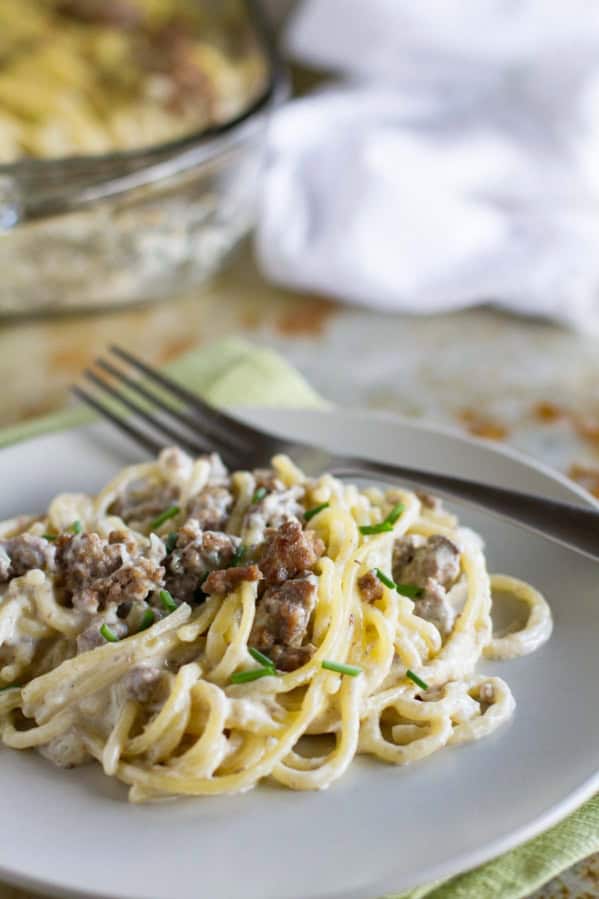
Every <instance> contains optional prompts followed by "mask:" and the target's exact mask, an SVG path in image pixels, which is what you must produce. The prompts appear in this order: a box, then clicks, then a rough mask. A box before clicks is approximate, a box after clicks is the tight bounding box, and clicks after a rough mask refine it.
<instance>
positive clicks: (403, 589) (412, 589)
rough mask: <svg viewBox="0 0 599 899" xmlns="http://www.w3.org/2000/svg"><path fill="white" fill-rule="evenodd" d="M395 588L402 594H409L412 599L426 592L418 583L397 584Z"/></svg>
mask: <svg viewBox="0 0 599 899" xmlns="http://www.w3.org/2000/svg"><path fill="white" fill-rule="evenodd" d="M395 589H396V590H397V592H398V593H401V595H402V596H409V597H410V599H415V598H416V597H417V596H422V594H423V593H424V590H423V588H422V587H419V586H418V584H396V585H395Z"/></svg>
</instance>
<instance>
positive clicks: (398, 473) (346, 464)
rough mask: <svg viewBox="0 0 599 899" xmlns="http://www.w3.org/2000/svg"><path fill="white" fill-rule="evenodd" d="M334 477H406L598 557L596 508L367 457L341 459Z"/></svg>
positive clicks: (598, 542)
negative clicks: (586, 507)
mask: <svg viewBox="0 0 599 899" xmlns="http://www.w3.org/2000/svg"><path fill="white" fill-rule="evenodd" d="M332 468H333V471H332V473H333V474H334V475H336V476H337V477H354V478H355V477H360V476H364V475H365V474H376V475H377V476H378V477H380V478H381V479H382V480H386V481H395V480H397V479H398V478H399V479H401V480H404V481H405V480H408V481H411V482H412V483H414V484H417V485H418V486H422V487H432V488H433V489H435V490H438V491H439V492H440V493H444V494H449V495H450V496H453V497H456V498H459V499H463V500H465V501H466V502H469V503H473V504H474V505H476V506H479V507H481V508H483V509H485V510H487V511H489V512H495V513H497V514H498V515H502V516H504V517H506V518H509V519H510V520H511V521H513V522H515V523H516V524H520V525H524V526H525V527H527V528H530V529H532V530H533V531H537V532H538V533H540V534H542V535H543V536H545V537H549V538H550V539H551V540H555V541H557V542H558V543H565V544H566V545H567V546H569V547H571V548H572V549H574V550H577V551H578V552H581V553H584V554H585V555H589V556H592V557H593V558H595V559H598V560H599V510H597V511H596V510H594V509H581V508H578V507H577V506H574V505H571V504H569V503H562V502H558V501H556V500H552V499H544V498H542V497H539V496H533V495H531V494H529V493H521V492H519V491H517V490H506V489H504V488H503V487H494V486H493V485H491V484H482V483H480V482H478V481H470V480H467V479H466V478H458V477H453V476H452V475H445V474H436V473H434V472H428V471H421V470H420V469H416V468H408V467H406V466H403V465H391V464H387V463H385V462H373V461H369V460H366V459H343V460H339V461H338V462H336V464H334V465H333V466H332Z"/></svg>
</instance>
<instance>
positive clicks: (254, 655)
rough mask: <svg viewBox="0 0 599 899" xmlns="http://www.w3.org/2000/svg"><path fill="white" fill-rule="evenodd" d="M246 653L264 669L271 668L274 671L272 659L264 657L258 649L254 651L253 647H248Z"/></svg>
mask: <svg viewBox="0 0 599 899" xmlns="http://www.w3.org/2000/svg"><path fill="white" fill-rule="evenodd" d="M248 652H249V654H250V655H251V657H252V658H253V659H255V660H256V661H257V662H260V664H261V665H264V667H265V668H272V670H273V671H274V670H275V663H274V662H273V660H272V659H269V658H268V656H265V655H264V653H262V652H260V650H259V649H254V647H253V646H248Z"/></svg>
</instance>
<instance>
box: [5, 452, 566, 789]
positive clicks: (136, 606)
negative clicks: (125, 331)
mask: <svg viewBox="0 0 599 899" xmlns="http://www.w3.org/2000/svg"><path fill="white" fill-rule="evenodd" d="M158 509H162V511H161V512H160V513H159V514H158V515H157V514H156V511H157V510H158ZM210 516H212V518H213V519H214V516H216V518H218V519H219V521H220V524H219V525H218V527H216V526H215V525H214V520H216V519H214V520H213V521H212V523H211V522H210V520H209V519H210ZM290 522H291V525H290ZM293 528H295V531H294V530H293ZM292 532H293V534H295V537H294V539H295V538H297V541H299V542H298V543H297V546H300V547H303V549H304V550H305V551H306V553H308V555H306V556H305V560H307V561H305V565H306V566H307V570H302V565H301V564H300V563H298V569H297V570H291V568H290V567H289V566H290V565H291V563H290V562H289V558H290V556H289V555H288V556H285V555H282V556H280V557H276V554H275V561H277V562H278V564H279V568H281V566H283V563H284V564H285V565H287V570H286V573H285V575H283V576H281V575H280V574H277V575H276V577H275V575H273V574H272V572H271V568H272V565H271V562H272V558H273V553H275V548H276V546H278V545H279V544H278V543H277V541H279V543H280V545H281V546H283V547H286V549H285V551H286V552H287V551H288V550H289V540H290V539H291V537H290V536H289V535H290V534H292ZM207 535H208V537H207ZM210 535H212V536H210ZM0 537H1V541H2V542H1V546H2V550H1V553H0V556H1V558H0V563H1V564H0V570H3V571H4V581H3V584H2V595H1V597H0V687H2V689H1V691H0V737H1V740H2V742H3V743H4V744H5V745H6V746H8V747H11V748H13V749H27V748H37V749H39V750H40V751H41V752H42V754H44V755H46V756H47V757H48V758H50V759H51V760H52V761H54V762H56V763H57V764H61V765H66V766H70V765H73V764H79V763H80V762H83V761H85V760H87V759H89V758H90V757H92V758H94V759H96V760H97V761H98V762H99V763H100V765H102V767H103V769H104V771H105V773H106V774H107V775H110V776H114V777H117V778H118V779H120V780H121V781H123V782H124V783H125V784H128V785H129V787H130V794H129V795H130V799H131V800H132V801H135V802H140V801H145V800H149V799H156V798H159V797H164V796H178V795H195V796H199V795H215V794H221V793H235V792H238V791H243V790H248V789H250V788H252V787H254V786H255V785H256V784H257V783H258V782H259V781H261V780H262V779H264V778H267V777H269V778H271V779H273V780H274V781H276V782H278V783H279V784H281V785H284V786H286V787H289V788H291V789H294V790H311V789H322V788H325V787H328V786H329V785H330V784H331V783H333V782H334V781H335V780H337V779H338V778H340V777H341V776H342V775H343V773H344V772H345V771H346V770H347V768H348V767H349V765H350V764H351V763H352V761H353V759H354V758H355V757H356V755H357V754H359V753H366V754H369V755H372V756H375V757H377V758H379V759H381V760H383V761H385V762H389V763H392V764H395V765H403V764H408V763H411V762H414V761H417V760H420V759H422V758H424V757H426V756H427V755H430V754H431V753H434V752H437V751H438V750H440V749H442V748H444V747H447V746H451V745H455V744H459V743H462V742H465V741H468V740H478V739H480V738H482V737H484V736H486V735H487V734H489V733H491V732H492V731H494V730H495V729H496V728H497V727H499V726H500V725H501V724H502V723H503V722H504V721H506V719H507V718H508V717H509V716H510V715H511V714H512V712H513V710H514V707H515V702H514V699H513V696H512V694H511V692H510V689H509V687H508V686H507V684H506V683H505V682H504V681H503V680H502V679H501V678H498V677H489V676H485V675H483V674H479V673H476V671H475V668H476V665H477V663H478V662H479V660H481V658H483V657H489V658H497V659H509V658H512V657H514V656H517V655H522V654H524V653H528V652H532V651H534V650H535V649H536V648H537V647H538V646H539V645H541V643H543V642H544V641H545V640H546V639H548V637H549V636H550V633H551V627H552V623H551V613H550V610H549V607H548V605H547V603H546V601H545V600H544V599H543V597H542V596H541V595H540V594H539V593H538V591H536V590H535V589H534V588H533V587H531V586H530V585H528V584H526V583H524V582H522V581H519V580H517V579H515V578H513V577H507V576H504V575H490V574H489V573H488V571H487V567H486V561H485V555H484V549H483V543H482V540H481V539H480V538H479V537H478V536H477V535H476V534H474V533H473V532H472V531H470V530H468V529H467V528H462V527H461V526H460V525H459V523H458V521H457V519H456V518H455V517H454V516H453V515H451V514H450V513H449V512H447V511H446V510H445V509H444V508H443V506H442V505H441V504H439V503H438V502H432V500H431V499H430V498H428V497H419V496H418V495H416V494H415V493H412V492H411V491H409V490H403V489H393V490H387V491H386V492H383V491H381V490H378V489H377V488H373V487H369V488H359V487H357V486H356V485H352V484H346V483H342V482H340V481H338V480H336V479H335V478H333V477H331V476H330V475H327V474H325V475H323V476H321V477H319V478H317V479H309V478H306V477H305V476H304V475H303V473H302V472H301V471H299V470H298V469H297V468H296V466H295V465H294V464H293V463H292V462H291V460H289V459H288V458H287V457H284V456H280V457H276V458H275V459H274V460H273V462H272V469H270V470H267V471H265V472H236V473H234V474H233V475H232V476H229V475H228V473H227V472H225V471H224V469H223V468H222V466H221V465H220V462H219V460H218V459H217V458H215V457H210V458H200V459H198V460H195V461H192V460H191V459H189V458H188V457H187V456H185V454H183V453H182V452H181V451H179V450H167V451H164V452H163V453H162V454H161V456H160V457H159V458H158V459H157V460H155V461H152V462H149V463H146V464H143V465H137V466H132V467H130V468H127V469H125V470H124V471H123V472H121V473H120V474H119V475H117V477H116V478H115V479H114V480H113V481H112V482H111V483H110V484H109V485H108V486H107V487H106V488H105V489H104V490H102V491H101V492H100V493H99V494H98V495H97V496H96V497H88V496H83V495H75V494H63V495H61V496H58V497H56V498H55V499H54V500H53V502H52V503H51V505H50V507H49V510H48V513H47V514H46V515H45V516H43V517H35V518H32V517H23V518H18V519H13V520H11V521H7V522H5V523H4V524H3V525H0ZM283 537H285V539H286V540H287V543H285V540H283ZM217 538H218V540H219V541H220V543H218V541H217ZM186 540H187V543H186V542H185V541H186ZM206 540H208V543H210V546H211V547H212V549H211V552H212V553H213V555H212V556H210V559H211V560H212V561H211V562H207V559H208V558H209V556H208V555H206V552H207V550H206V546H207V543H206ZM202 541H203V542H202ZM210 541H212V542H210ZM215 541H217V544H218V546H220V547H221V549H220V550H219V552H221V553H222V552H224V549H223V547H224V548H225V549H226V548H228V551H229V553H231V552H233V551H234V557H233V558H230V556H229V557H228V561H227V560H226V559H225V557H224V556H222V555H221V556H220V557H218V558H217V557H216V556H214V553H215V552H216V550H215V549H214V546H213V544H214V543H215ZM281 541H282V542H281ZM302 541H303V542H302ZM215 545H216V544H215ZM294 546H296V544H294ZM190 547H191V549H190ZM306 548H307V549H306ZM25 550H26V552H27V553H29V554H30V555H31V554H33V555H34V556H35V553H37V554H38V555H37V556H35V558H33V559H29V557H27V558H28V559H29V561H28V562H27V563H25V562H23V559H24V558H25V555H26V553H25ZM84 550H85V552H84ZM308 550H313V551H314V552H313V555H312V556H310V554H309V552H308ZM92 551H93V552H92ZM77 552H79V553H80V554H79V555H76V553H77ZM201 552H204V555H203V556H201V558H202V559H203V562H202V564H203V565H204V566H206V569H207V570H206V571H205V572H204V573H203V574H202V577H201V578H199V579H198V576H197V570H196V569H192V567H190V566H191V562H190V559H192V558H193V559H194V560H195V561H196V562H197V559H198V558H199V557H200V555H201ZM82 553H83V555H82ZM85 553H88V554H89V555H88V556H86V555H85ZM93 553H95V555H93ZM194 553H195V555H194ZM40 554H41V555H40ZM111 554H112V555H111ZM109 558H110V559H112V561H113V562H114V559H116V563H114V564H113V566H112V568H110V570H109V569H108V568H107V567H106V566H107V564H108V563H107V560H108V559H109ZM82 560H83V561H82ZM194 564H195V563H194ZM19 566H21V567H19ZM102 566H104V567H102ZM186 566H187V567H186ZM23 568H25V569H26V570H23ZM275 569H276V566H275ZM277 570H278V569H277ZM402 575H403V577H402ZM194 577H195V578H196V580H195V581H194V582H193V585H192V587H193V594H191V593H190V592H189V589H191V588H190V586H189V585H190V584H191V582H192V580H193V578H194ZM143 578H149V579H150V580H149V582H148V583H146V581H145V580H143ZM152 578H154V580H152ZM169 578H170V580H169ZM219 578H220V579H221V580H222V583H223V584H226V589H224V588H223V589H220V590H216V589H215V588H214V589H212V590H209V589H208V587H209V585H211V584H213V585H216V584H218V583H220V581H219ZM277 578H278V579H277ZM140 584H142V585H143V586H141V587H140V586H139V585H140ZM169 584H170V585H174V587H169ZM198 584H199V585H200V586H198ZM204 584H205V585H206V586H207V590H206V592H204V591H202V589H201V586H202V585H204ZM289 585H291V587H290V586H289ZM165 586H166V588H167V589H165ZM102 591H104V592H102ZM186 591H187V592H186ZM223 591H224V592H223ZM499 593H500V594H501V595H505V594H509V595H510V596H511V597H512V599H513V598H516V599H517V600H519V601H520V602H521V603H522V604H523V605H524V607H525V608H526V609H527V613H528V618H527V621H526V622H525V624H524V625H523V626H522V627H520V628H519V629H517V630H516V631H514V632H513V633H510V634H507V635H503V636H494V634H493V624H492V620H491V612H492V608H493V604H494V603H495V602H497V601H498V598H497V597H498V594H499ZM98 597H101V598H100V599H98ZM111 597H112V599H111ZM115 597H116V598H115ZM298 597H299V598H298ZM300 599H301V602H300ZM292 600H293V601H292ZM302 603H303V605H302ZM310 603H311V605H310ZM302 614H303V616H304V617H303V618H302V617H301V616H302ZM277 616H279V617H277ZM300 624H301V627H300ZM283 625H284V626H283ZM292 626H293V627H296V631H294V632H293V636H289V633H290V631H289V629H290V628H291V627H292ZM277 628H278V630H276V629H277ZM285 628H287V631H286V630H285ZM269 629H270V630H269ZM275 631H276V635H277V636H276V638H275V637H272V635H273V634H274V633H275ZM288 631H289V633H288ZM300 631H301V633H300ZM285 633H287V636H286V637H285V636H284V634H285ZM265 635H266V636H265ZM282 635H283V636H282ZM269 636H270V637H272V641H271V644H267V642H265V641H266V640H267V637H269ZM268 645H270V649H268ZM265 647H266V648H265Z"/></svg>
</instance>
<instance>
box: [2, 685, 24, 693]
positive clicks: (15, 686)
mask: <svg viewBox="0 0 599 899" xmlns="http://www.w3.org/2000/svg"><path fill="white" fill-rule="evenodd" d="M20 686H21V684H6V685H5V686H4V687H0V693H3V692H4V690H17V689H18V688H19V687H20Z"/></svg>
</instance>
